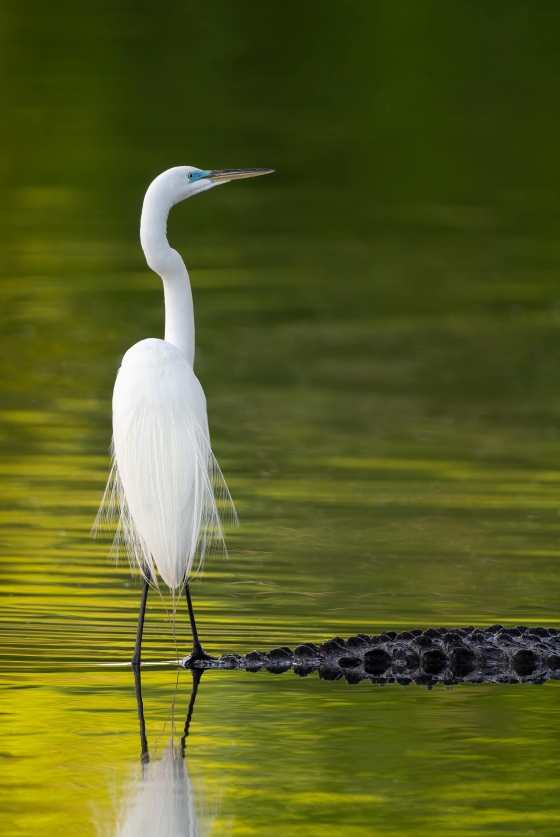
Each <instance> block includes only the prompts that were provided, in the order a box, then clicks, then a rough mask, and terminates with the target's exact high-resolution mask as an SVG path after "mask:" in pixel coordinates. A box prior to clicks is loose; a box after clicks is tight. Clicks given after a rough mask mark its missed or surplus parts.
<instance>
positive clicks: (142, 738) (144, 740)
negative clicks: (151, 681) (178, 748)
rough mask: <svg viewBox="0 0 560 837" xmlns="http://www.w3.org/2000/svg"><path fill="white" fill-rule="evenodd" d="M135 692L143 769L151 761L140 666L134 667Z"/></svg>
mask: <svg viewBox="0 0 560 837" xmlns="http://www.w3.org/2000/svg"><path fill="white" fill-rule="evenodd" d="M133 671H134V690H135V692H136V705H137V707H138V721H139V723H140V746H141V748H142V751H141V756H140V761H141V762H142V767H143V768H144V767H146V765H147V764H148V762H149V761H150V754H149V752H148V739H147V738H146V723H145V721H144V703H143V701H142V683H141V680H140V666H134V668H133Z"/></svg>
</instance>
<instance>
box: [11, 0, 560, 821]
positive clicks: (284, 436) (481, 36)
mask: <svg viewBox="0 0 560 837" xmlns="http://www.w3.org/2000/svg"><path fill="white" fill-rule="evenodd" d="M0 15H1V17H2V22H3V24H4V25H3V26H2V36H1V37H2V45H3V50H2V63H3V72H2V73H0V96H1V98H2V104H3V113H4V120H3V121H4V123H5V131H4V134H3V137H2V140H1V142H0V159H1V165H0V182H1V186H2V193H3V199H2V202H1V206H0V220H1V224H0V254H1V259H0V271H1V285H0V297H1V302H2V311H3V314H4V316H3V318H2V333H1V335H0V340H1V350H2V358H3V364H2V377H3V387H2V401H1V404H0V408H1V415H0V419H1V443H2V451H3V455H2V461H1V465H0V467H1V469H2V477H3V479H2V483H1V486H0V491H1V493H2V506H1V515H2V517H1V522H2V528H1V538H2V554H3V559H2V563H1V565H0V570H1V573H2V596H3V606H2V609H1V611H0V625H1V628H0V630H1V633H2V656H1V659H0V663H1V673H2V674H1V676H2V687H1V691H0V701H1V704H2V708H1V711H2V714H1V715H0V718H1V720H0V726H1V737H2V746H1V751H2V752H1V756H2V774H3V780H2V791H1V792H2V799H1V800H0V810H2V812H3V813H2V831H3V833H5V834H6V835H10V837H12V835H14V837H15V835H18V837H19V835H27V834H32V833H36V832H41V833H42V834H44V835H45V836H46V837H49V836H50V835H53V837H54V835H59V834H60V833H61V832H62V831H63V830H65V831H66V832H68V833H79V834H83V835H90V834H91V835H94V834H96V833H97V829H98V828H101V829H103V828H108V829H109V833H111V831H110V829H111V828H113V825H114V822H115V820H116V819H117V818H118V817H117V809H118V807H119V804H120V803H119V801H122V800H126V799H129V800H130V799H131V798H132V796H131V794H133V791H131V790H130V788H131V782H132V783H133V785H132V787H136V786H135V785H134V776H135V773H134V771H135V769H139V768H138V765H139V756H140V739H139V737H138V719H137V714H136V701H135V695H134V680H133V677H132V672H131V671H130V670H128V669H126V668H122V667H113V666H110V665H108V664H113V663H123V662H124V661H126V660H127V659H128V658H129V655H130V653H131V647H132V644H133V639H134V632H135V620H136V614H137V608H138V602H139V595H140V584H139V581H138V579H137V578H132V577H131V576H130V573H129V570H128V567H126V566H124V565H123V566H118V567H113V566H111V564H110V563H109V562H108V560H107V552H108V548H109V543H108V542H103V541H93V540H91V539H90V538H89V530H90V528H91V524H92V522H93V519H94V517H95V513H96V510H97V506H98V504H99V501H100V498H101V495H102V492H103V487H104V484H105V480H106V476H107V473H108V466H109V456H108V446H109V441H110V398H111V389H112V383H113V380H114V376H115V372H116V370H117V368H118V366H119V363H120V359H121V357H122V355H123V354H124V352H125V351H126V349H127V348H128V347H129V346H130V345H132V344H133V343H134V342H135V341H137V340H140V339H142V338H144V337H147V336H161V335H162V333H163V298H162V293H161V283H160V280H159V279H158V277H157V276H155V275H154V274H152V273H151V272H150V271H149V270H148V269H147V267H146V265H145V263H144V260H143V257H142V253H141V250H140V247H139V242H138V222H139V212H140V206H141V200H142V196H143V193H144V191H145V189H146V187H147V185H148V183H149V182H150V180H151V179H152V178H153V177H154V176H155V175H156V174H158V173H159V172H160V171H161V170H163V169H165V168H167V167H169V166H171V165H177V164H193V165H198V166H201V167H233V166H235V167H238V166H239V167H242V166H273V167H275V168H276V169H277V173H276V174H275V175H274V176H271V177H269V178H262V179H259V180H256V181H254V182H248V183H238V184H230V185H228V186H227V187H224V188H220V189H215V190H213V191H212V192H211V193H209V194H207V195H203V196H200V197H199V198H196V199H195V201H189V202H187V203H186V204H185V205H181V206H179V207H177V208H176V209H174V210H173V213H172V216H171V218H170V224H169V234H170V239H171V242H172V244H173V245H174V246H175V247H177V249H179V250H180V251H181V253H182V254H183V255H184V257H185V260H186V262H187V264H188V267H189V270H190V273H191V279H192V284H193V289H194V296H195V310H196V321H197V361H196V370H197V374H198V375H199V377H200V379H201V381H202V383H203V385H204V388H205V391H206V394H207V398H208V408H209V418H210V427H211V432H212V438H213V446H214V450H215V453H216V456H217V458H218V461H219V462H220V465H221V467H222V470H223V472H224V474H225V476H226V479H227V481H228V484H229V487H230V489H231V492H232V495H233V497H234V500H235V502H236V506H237V510H238V513H239V517H240V520H241V526H240V527H239V529H236V530H234V531H232V532H231V533H229V535H228V544H229V556H228V557H227V559H226V558H225V557H220V556H218V557H216V558H215V559H213V560H212V561H208V562H207V564H206V566H205V569H204V575H203V576H202V577H201V578H200V579H197V580H196V581H195V583H194V584H193V596H194V598H195V605H196V607H197V610H198V614H199V620H200V630H201V633H202V636H203V639H204V641H205V644H206V646H207V647H208V649H209V650H210V651H213V652H215V653H220V652H224V651H240V652H243V651H247V650H249V649H251V648H254V647H256V648H260V649H263V650H266V649H270V648H272V647H274V646H276V645H279V644H289V645H291V646H292V647H293V645H295V644H296V643H297V642H299V641H302V640H311V641H315V642H319V641H321V640H323V639H326V638H328V637H330V636H333V635H335V634H340V635H342V636H347V635H349V634H351V633H354V632H356V631H366V632H368V633H373V632H376V631H378V630H381V629H383V628H389V627H391V628H395V629H403V628H407V627H427V626H429V625H440V624H444V625H447V626H453V625H460V624H475V625H481V626H483V625H486V624H491V623H493V622H496V621H500V622H503V623H504V624H517V623H525V624H527V623H533V624H545V625H549V626H555V625H556V626H557V625H558V623H559V621H560V620H559V617H558V557H557V556H558V551H559V543H560V469H559V468H558V463H559V462H560V435H559V434H560V403H559V401H558V391H559V374H558V359H559V358H560V330H559V326H560V291H559V286H558V274H559V267H560V246H559V244H558V239H559V236H558V229H559V226H560V224H559V220H560V211H559V210H560V206H559V198H558V195H559V194H560V188H559V187H560V182H559V181H560V170H559V163H558V154H557V148H558V142H559V140H560V136H559V134H560V124H559V120H558V118H557V108H556V98H557V95H556V94H557V90H556V87H557V85H556V81H555V79H556V78H558V71H559V69H560V68H559V67H558V62H559V57H558V50H557V43H558V35H559V34H560V33H559V27H560V21H559V20H558V15H557V12H556V9H555V7H554V5H553V4H547V3H543V4H538V7H537V6H535V7H534V8H533V7H529V6H527V4H525V3H522V2H513V3H508V4H502V3H496V4H491V6H488V5H487V4H476V3H475V4H474V5H473V4H466V3H458V4H455V5H454V6H453V7H451V6H449V5H446V4H442V3H439V2H425V3H424V2H423V3H420V4H418V3H412V2H404V3H401V4H393V3H386V2H381V3H377V4H363V3H359V2H357V0H353V1H352V2H349V3H348V4H347V7H346V8H345V13H344V14H341V13H340V10H339V9H338V8H337V9H335V8H334V7H333V8H332V9H331V8H325V7H324V5H323V4H318V3H316V2H315V1H314V0H313V2H310V3H308V4H306V5H305V6H304V7H303V8H302V7H301V5H298V4H295V3H289V2H288V3H287V4H286V3H284V4H281V5H279V6H277V7H276V6H266V7H263V8H262V9H258V10H257V9H256V7H255V6H254V4H252V3H249V2H244V1H243V2H240V3H236V4H235V8H234V7H233V6H231V4H229V5H228V4H226V3H225V2H222V0H216V2H214V3H213V4H211V7H205V8H204V9H203V8H202V6H200V5H197V4H196V3H194V4H179V3H175V2H173V3H170V4H167V6H166V8H165V10H163V11H162V10H161V9H159V8H157V9H156V7H155V6H154V5H153V4H151V3H149V2H143V3H139V4H138V3H135V4H132V3H130V2H128V1H127V0H117V2H114V0H113V1H112V2H111V3H109V2H96V3H93V2H89V0H86V2H84V3H81V4H79V5H78V6H76V5H75V4H71V3H69V2H66V0H59V2H57V3H56V4H55V8H54V9H53V7H52V6H51V7H47V6H45V5H44V4H40V3H38V2H34V0H32V2H30V3H27V4H26V5H25V7H23V6H16V5H15V4H14V3H11V2H7V1H6V2H3V3H1V4H0ZM167 604H168V603H167ZM164 605H165V602H164V603H162V602H160V601H159V600H158V599H157V597H152V600H151V603H150V609H149V611H148V620H147V625H146V633H145V659H146V660H147V661H150V662H159V663H163V662H164V661H168V660H170V659H171V658H173V657H174V655H175V646H174V640H173V635H172V631H171V626H170V623H169V621H168V619H167V617H166V613H165V607H164ZM177 643H178V646H177V647H178V650H179V653H180V654H182V653H185V652H186V651H187V650H188V630H187V623H186V616H185V614H184V613H183V612H181V613H180V614H179V615H178V621H177ZM143 693H144V702H145V714H146V724H147V734H148V741H149V744H150V749H151V752H152V755H153V757H154V762H157V761H158V759H159V758H160V757H162V754H163V753H164V751H165V749H166V747H167V746H168V744H169V741H170V740H171V739H172V740H173V741H174V742H175V745H174V746H175V748H177V747H178V746H179V743H178V742H179V739H180V737H181V728H182V724H183V720H184V716H185V714H186V709H187V707H188V700H189V695H190V674H189V673H188V672H182V673H181V674H180V676H179V679H178V681H177V672H176V669H175V668H173V667H171V666H163V665H162V666H155V667H147V668H146V670H145V672H144V674H143ZM557 701H558V684H556V683H553V682H551V683H547V684H546V685H545V686H543V687H529V686H521V685H518V686H517V685H512V686H500V687H498V686H490V685H488V686H477V687H475V686H464V687H458V688H454V689H452V690H447V691H446V690H444V689H440V688H438V689H435V690H433V691H427V690H423V689H420V688H418V687H409V688H407V689H401V688H400V687H398V686H395V685H392V686H387V687H384V688H380V687H373V686H372V685H371V684H369V683H362V684H361V685H360V686H356V687H350V686H348V685H346V683H345V682H344V681H339V682H336V683H326V682H322V681H320V680H319V679H318V678H317V677H316V676H310V677H309V678H306V679H299V678H297V677H295V676H294V675H293V674H286V675H282V676H274V675H271V674H266V673H260V674H247V673H243V672H209V673H207V674H206V675H205V676H204V678H203V681H202V684H201V688H200V694H199V698H198V702H197V707H196V713H195V716H194V719H193V724H192V728H191V735H190V737H189V745H188V748H187V761H186V766H185V770H186V771H187V773H186V774H185V776H186V775H187V774H188V776H189V777H190V779H189V782H192V785H193V787H195V790H196V793H194V792H193V795H194V797H195V798H196V800H195V804H196V805H197V806H198V809H197V810H198V813H197V817H198V821H199V827H200V829H201V833H202V829H203V828H206V829H207V830H208V829H209V830H210V833H216V834H227V833H231V834H233V835H246V834H247V835H249V834H260V835H263V834H265V835H266V834H270V835H275V837H276V835H284V834H285V835H288V834H292V833H294V831H296V830H297V832H298V833H299V834H302V835H306V834H310V835H311V834H318V833H321V834H327V835H328V834H335V833H336V834H337V835H338V834H348V835H352V837H354V836H355V835H361V834H364V835H365V834H368V835H369V834H372V833H374V834H380V835H393V834H394V835H397V834H398V835H408V834H410V835H412V834H414V835H420V834H428V833H430V834H432V833H433V832H434V830H439V831H440V832H441V833H451V832H452V831H453V832H458V833H460V834H461V835H471V834H472V835H475V834H480V833H486V834H492V835H494V834H496V835H500V834H527V835H529V834H539V835H556V834H557V833H558V827H559V818H560V815H559V813H558V803H557V800H558V784H559V778H560V772H559V768H560V765H559V763H558V738H559V733H558V723H557V717H556V715H557V713H556V706H557ZM173 704H174V707H175V708H174V711H172V706H173ZM172 719H173V723H172ZM135 766H136V767H135ZM186 781H187V779H186V778H185V782H186ZM189 787H190V785H189ZM127 794H128V796H127ZM189 799H190V797H189ZM123 804H125V803H123ZM122 810H127V809H126V805H125V808H121V812H122Z"/></svg>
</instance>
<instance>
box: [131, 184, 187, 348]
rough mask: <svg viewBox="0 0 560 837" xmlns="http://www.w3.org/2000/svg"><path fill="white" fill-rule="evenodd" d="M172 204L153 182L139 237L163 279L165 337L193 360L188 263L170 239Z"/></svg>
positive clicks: (148, 192) (150, 261) (150, 265)
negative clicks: (173, 246) (186, 263)
mask: <svg viewBox="0 0 560 837" xmlns="http://www.w3.org/2000/svg"><path fill="white" fill-rule="evenodd" d="M172 206H173V203H170V200H169V196H168V195H166V194H165V191H164V190H162V189H161V188H158V184H157V183H156V182H154V183H152V185H151V186H150V188H149V189H148V191H147V192H146V197H145V198H144V205H143V207H142V217H141V220H140V241H141V243H142V249H143V251H144V255H145V256H146V261H147V262H148V266H149V267H151V269H152V270H154V271H155V272H156V273H159V275H160V276H161V278H162V280H163V292H164V298H165V339H166V341H167V342H168V343H173V345H174V346H177V348H178V349H180V350H181V351H182V352H183V354H184V355H185V356H186V358H187V360H188V361H189V363H190V364H191V365H192V364H193V363H194V311H193V299H192V292H191V283H190V281H189V274H188V273H187V268H186V267H185V263H184V261H183V259H182V258H181V256H180V255H179V253H178V252H177V251H176V250H173V249H172V248H171V247H170V246H169V243H168V241H167V216H168V215H169V210H170V209H171V207H172Z"/></svg>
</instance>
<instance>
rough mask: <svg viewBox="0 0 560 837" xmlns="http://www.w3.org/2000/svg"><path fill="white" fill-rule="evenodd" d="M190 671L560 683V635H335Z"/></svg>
mask: <svg viewBox="0 0 560 837" xmlns="http://www.w3.org/2000/svg"><path fill="white" fill-rule="evenodd" d="M184 664H185V665H186V666H188V667H196V668H203V669H207V668H218V669H237V668H240V669H245V670H246V671H261V670H265V671H269V672H272V673H274V674H282V673H283V672H286V671H289V670H293V671H294V673H295V674H297V675H299V676H300V677H306V676H307V675H308V674H311V673H312V672H315V671H317V672H318V675H319V677H320V678H321V679H323V680H339V679H340V678H345V679H346V681H347V682H348V683H351V684H355V683H360V682H361V681H362V680H371V682H372V683H374V684H376V685H385V684H386V683H400V684H401V685H403V686H406V685H408V684H410V683H416V684H417V685H422V686H427V687H429V688H431V687H432V686H434V685H436V683H442V684H444V685H454V684H457V683H544V682H545V681H546V680H560V630H558V629H557V628H541V627H537V628H528V627H526V626H525V625H519V626H517V627H516V628H504V627H503V625H491V626H490V627H489V628H484V629H480V628H474V627H472V626H469V627H466V628H428V629H427V630H424V631H422V630H410V631H402V632H401V633H397V632H396V631H386V632H384V633H381V634H376V635H375V636H369V635H368V634H356V635H355V636H351V637H349V638H348V639H346V640H344V639H342V638H341V637H334V638H333V639H329V640H327V641H326V642H323V643H322V644H321V645H315V644H314V643H312V642H305V643H302V644H301V645H298V646H297V647H296V648H294V649H293V650H292V649H291V648H288V647H287V646H282V647H281V648H274V649H273V650H272V651H268V652H266V653H265V652H262V651H251V652H250V653H249V654H245V655H244V656H240V655H238V654H223V655H222V656H221V657H218V658H216V659H213V658H211V659H207V660H199V661H196V662H193V663H192V664H190V665H189V660H188V658H187V659H186V660H185V661H184Z"/></svg>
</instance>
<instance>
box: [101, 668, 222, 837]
mask: <svg viewBox="0 0 560 837" xmlns="http://www.w3.org/2000/svg"><path fill="white" fill-rule="evenodd" d="M201 676H202V672H201V671H193V673H192V677H193V687H192V693H191V699H190V703H189V709H188V713H187V718H186V722H185V728H184V732H183V737H182V738H181V746H180V749H178V748H177V746H176V745H175V743H174V741H173V738H172V739H171V741H170V743H169V745H168V746H167V747H166V749H165V750H164V751H163V753H162V755H161V757H160V758H157V759H150V754H149V749H148V740H147V736H146V724H145V721H144V706H143V702H142V685H141V679H140V670H139V669H135V670H134V679H135V688H136V700H137V704H138V720H139V722H140V744H141V763H142V775H141V778H139V779H138V780H136V782H134V784H133V786H132V787H131V788H129V790H128V792H127V793H126V795H125V797H124V799H123V800H122V801H121V803H120V809H119V811H118V812H117V826H116V828H115V830H114V832H113V833H114V835H115V837H203V835H205V834H208V833H209V830H210V828H211V825H212V818H211V817H208V816H204V815H203V816H199V814H198V813H197V810H198V811H200V809H201V807H202V806H201V804H200V803H201V801H202V800H201V799H200V793H201V792H200V789H199V788H196V789H195V785H194V783H193V781H192V778H191V776H190V773H189V767H188V763H187V760H186V758H185V750H186V744H187V737H188V735H189V728H190V723H191V719H192V715H193V711H194V705H195V701H196V695H197V692H198V685H199V683H200V678H201ZM197 795H198V797H199V799H198V800H197ZM197 801H198V805H197Z"/></svg>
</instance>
